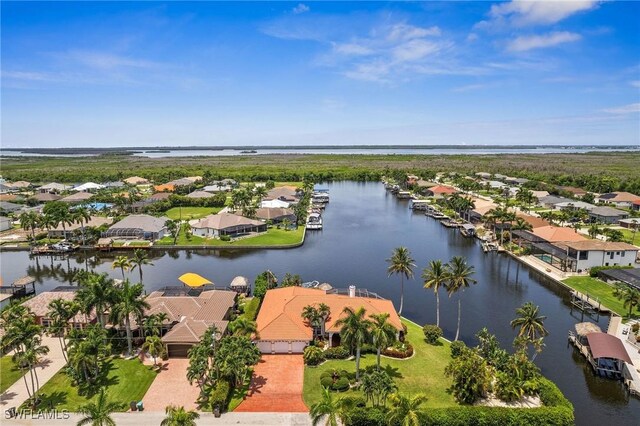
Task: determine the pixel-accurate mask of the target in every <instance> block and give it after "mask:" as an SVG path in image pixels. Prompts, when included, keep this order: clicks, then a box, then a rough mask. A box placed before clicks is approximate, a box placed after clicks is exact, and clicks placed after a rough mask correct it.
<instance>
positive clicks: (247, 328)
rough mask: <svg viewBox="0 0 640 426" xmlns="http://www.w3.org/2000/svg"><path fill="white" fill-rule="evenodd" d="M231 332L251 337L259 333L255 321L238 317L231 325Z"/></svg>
mask: <svg viewBox="0 0 640 426" xmlns="http://www.w3.org/2000/svg"><path fill="white" fill-rule="evenodd" d="M229 330H230V331H231V332H232V333H233V334H237V335H239V336H248V337H251V335H252V334H255V333H257V332H258V326H257V324H256V322H255V321H251V320H250V319H248V318H245V317H238V318H236V319H235V320H233V321H231V322H230V323H229Z"/></svg>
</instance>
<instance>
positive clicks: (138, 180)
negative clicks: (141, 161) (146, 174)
mask: <svg viewBox="0 0 640 426" xmlns="http://www.w3.org/2000/svg"><path fill="white" fill-rule="evenodd" d="M123 182H125V183H128V184H129V185H144V184H147V183H149V181H148V180H147V179H145V178H143V177H140V176H131V177H128V178H126V179H124V180H123Z"/></svg>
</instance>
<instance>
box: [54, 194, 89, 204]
mask: <svg viewBox="0 0 640 426" xmlns="http://www.w3.org/2000/svg"><path fill="white" fill-rule="evenodd" d="M91 197H93V194H91V193H89V192H76V193H75V194H71V195H68V196H66V197H64V198H61V199H60V201H64V202H65V203H75V202H79V201H87V200H88V199H89V198H91Z"/></svg>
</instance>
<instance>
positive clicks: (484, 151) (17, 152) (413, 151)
mask: <svg viewBox="0 0 640 426" xmlns="http://www.w3.org/2000/svg"><path fill="white" fill-rule="evenodd" d="M613 151H615V152H640V145H637V146H539V147H535V146H457V147H456V146H429V147H427V146H425V147H405V146H385V147H379V148H378V147H371V146H368V147H357V146H356V147H336V146H331V147H318V148H313V147H264V148H261V147H246V148H222V147H211V148H208V147H207V148H204V147H203V148H197V147H188V148H177V147H170V148H166V149H164V148H114V149H113V150H109V149H93V148H60V149H53V148H41V149H17V148H16V149H13V148H6V149H0V155H1V156H5V157H18V156H20V157H22V156H24V157H86V156H95V155H99V154H104V153H121V154H130V155H133V156H139V157H148V158H166V157H223V156H238V155H268V154H272V155H273V154H324V155H332V154H334V155H394V154H395V155H461V154H463V155H490V154H494V155H495V154H558V153H586V152H613Z"/></svg>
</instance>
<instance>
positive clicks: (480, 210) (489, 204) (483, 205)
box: [461, 197, 498, 223]
mask: <svg viewBox="0 0 640 426" xmlns="http://www.w3.org/2000/svg"><path fill="white" fill-rule="evenodd" d="M471 201H473V205H474V208H473V209H470V210H465V211H463V212H462V215H461V216H462V218H463V219H464V220H466V221H467V222H471V223H480V222H482V218H483V217H484V215H485V214H487V213H488V212H489V211H490V210H492V209H495V208H496V207H498V206H497V204H496V203H494V202H493V201H491V200H485V199H483V198H476V197H472V198H471Z"/></svg>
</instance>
